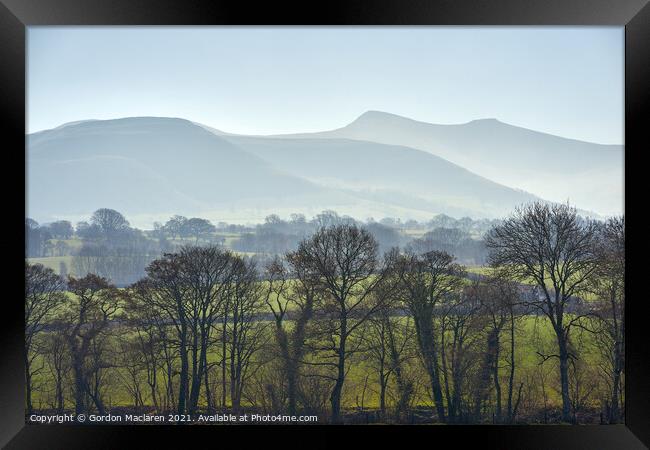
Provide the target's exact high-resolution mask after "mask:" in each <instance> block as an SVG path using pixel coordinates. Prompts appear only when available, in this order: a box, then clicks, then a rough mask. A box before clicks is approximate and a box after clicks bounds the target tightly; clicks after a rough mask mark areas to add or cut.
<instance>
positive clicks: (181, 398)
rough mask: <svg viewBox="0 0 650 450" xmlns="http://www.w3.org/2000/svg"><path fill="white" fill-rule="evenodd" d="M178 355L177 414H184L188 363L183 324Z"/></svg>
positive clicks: (185, 329) (185, 332) (185, 330)
mask: <svg viewBox="0 0 650 450" xmlns="http://www.w3.org/2000/svg"><path fill="white" fill-rule="evenodd" d="M180 341H181V342H180V353H181V355H180V356H181V374H180V383H179V387H178V414H185V409H186V402H187V397H186V396H187V384H188V377H189V361H188V355H187V328H186V326H185V324H183V325H182V326H181V337H180Z"/></svg>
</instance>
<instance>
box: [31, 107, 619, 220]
mask: <svg viewBox="0 0 650 450" xmlns="http://www.w3.org/2000/svg"><path fill="white" fill-rule="evenodd" d="M622 154H623V149H622V147H620V146H618V147H617V146H603V145H599V144H591V143H586V142H580V141H572V140H568V139H564V138H559V137H557V136H551V135H547V134H543V133H538V132H534V131H531V130H526V129H523V128H518V127H514V126H511V125H507V124H503V123H501V122H498V121H496V120H479V121H474V122H470V123H468V124H463V125H434V124H426V123H423V122H416V121H413V120H411V119H406V118H403V117H400V116H395V115H392V114H387V113H380V112H367V113H365V114H363V115H362V116H360V117H359V118H358V119H357V120H355V121H354V122H352V123H351V124H349V125H348V126H346V127H343V128H340V129H337V130H332V131H326V132H320V133H310V134H294V135H283V136H242V135H236V134H230V133H226V132H222V131H219V130H217V129H214V128H211V127H208V126H206V125H202V124H197V123H194V122H190V121H188V120H185V119H178V118H163V117H130V118H123V119H113V120H88V121H78V122H74V123H68V124H64V125H62V126H60V127H57V128H55V129H52V130H46V131H41V132H38V133H33V134H30V135H28V136H27V210H28V215H29V216H30V217H32V218H34V219H36V220H38V221H51V220H55V219H68V220H73V221H77V220H82V219H85V218H87V217H88V216H89V215H90V213H92V211H94V210H95V209H97V208H100V207H109V208H114V209H117V210H119V211H121V212H123V213H124V214H125V215H126V216H127V217H128V218H129V219H130V220H131V221H132V223H134V224H137V225H138V226H143V227H150V226H151V223H152V221H154V220H166V219H167V218H168V217H169V216H170V215H172V214H183V215H188V216H201V217H206V218H208V219H210V220H213V221H221V220H224V221H229V222H239V223H245V222H258V221H261V220H263V218H264V217H265V216H266V215H268V214H271V213H276V214H280V215H283V214H284V215H288V214H289V213H294V212H295V213H304V214H306V215H307V216H311V215H314V214H316V213H318V212H320V211H322V210H323V209H334V210H336V211H337V212H339V213H340V214H348V215H351V216H353V217H356V218H367V217H376V218H381V217H387V216H392V217H401V218H403V219H408V218H414V219H418V220H424V219H428V218H431V217H432V216H433V215H435V214H439V213H445V214H448V215H451V216H455V217H461V216H470V217H474V218H494V217H501V216H503V215H505V214H508V213H509V212H510V211H512V209H513V208H514V207H515V206H517V205H519V204H522V203H525V202H529V201H532V200H535V199H539V198H543V199H546V200H549V198H544V196H543V195H539V194H540V192H543V190H539V189H538V190H535V189H523V188H522V187H524V186H529V185H530V182H531V181H533V182H536V183H543V182H544V180H552V179H554V177H555V178H556V177H560V178H561V177H568V178H570V179H571V178H572V179H573V181H574V185H578V184H579V186H573V189H572V190H569V191H567V192H579V191H580V190H581V189H584V190H586V191H587V192H591V193H592V195H594V194H596V191H597V189H598V186H599V183H598V181H599V180H600V182H601V183H602V182H603V180H605V183H610V184H613V180H614V179H615V178H616V173H617V172H619V175H620V176H622ZM581 161H582V162H581ZM499 167H500V170H497V169H498V168H499ZM601 172H602V173H603V174H606V175H607V176H605V175H603V176H602V177H601V178H599V179H595V180H593V183H592V184H593V185H594V186H595V187H585V186H584V184H585V182H582V184H580V183H577V182H576V180H578V179H585V180H586V181H591V179H590V177H589V174H594V173H601ZM517 180H524V181H522V182H516V181H517ZM526 182H528V184H526ZM533 187H534V186H533ZM594 189H596V190H594ZM618 189H619V190H620V192H621V196H622V180H621V181H619V183H618ZM552 200H557V199H555V198H552ZM560 200H561V199H560ZM571 200H572V203H575V204H576V205H577V206H578V207H579V208H583V209H589V208H586V206H587V205H585V204H582V203H580V202H577V201H573V199H571ZM591 209H592V210H593V209H595V208H591Z"/></svg>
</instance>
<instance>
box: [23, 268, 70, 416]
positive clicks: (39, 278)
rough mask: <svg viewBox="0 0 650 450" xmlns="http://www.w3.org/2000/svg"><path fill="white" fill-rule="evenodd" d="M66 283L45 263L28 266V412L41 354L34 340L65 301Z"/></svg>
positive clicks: (26, 284) (26, 371) (26, 283)
mask: <svg viewBox="0 0 650 450" xmlns="http://www.w3.org/2000/svg"><path fill="white" fill-rule="evenodd" d="M64 287H65V282H64V281H63V279H62V278H61V277H59V276H58V275H57V274H55V273H54V271H53V270H52V269H49V268H46V267H44V266H43V265H41V264H33V265H32V264H29V263H25V346H24V348H23V360H24V364H25V399H26V403H27V405H26V406H27V413H28V414H32V412H33V410H34V407H33V405H32V376H33V373H32V362H33V360H34V358H36V356H37V353H38V352H36V351H34V350H35V346H34V339H35V337H36V336H37V334H39V333H40V332H42V331H43V329H44V327H45V326H46V324H47V322H48V321H49V320H51V319H52V318H53V316H54V314H55V313H56V311H57V309H58V308H59V307H60V306H61V305H62V304H63V302H64V301H65V299H66V297H65V293H64V291H63V289H64Z"/></svg>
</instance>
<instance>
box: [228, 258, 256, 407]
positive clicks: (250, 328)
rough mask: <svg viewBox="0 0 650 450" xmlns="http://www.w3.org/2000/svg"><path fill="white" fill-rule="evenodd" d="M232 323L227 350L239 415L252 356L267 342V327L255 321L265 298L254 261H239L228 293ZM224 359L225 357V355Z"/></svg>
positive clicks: (234, 401) (232, 388) (233, 397)
mask: <svg viewBox="0 0 650 450" xmlns="http://www.w3.org/2000/svg"><path fill="white" fill-rule="evenodd" d="M225 295H226V296H228V298H229V300H228V302H227V304H228V306H229V308H230V311H231V312H230V322H229V323H228V324H227V325H226V324H224V326H225V327H227V328H226V339H227V345H226V351H227V353H226V354H227V355H228V363H229V374H230V380H229V381H230V400H231V402H232V407H233V409H234V410H235V412H236V413H238V411H239V408H240V406H241V399H242V395H243V391H244V387H245V385H246V382H247V380H248V379H249V378H250V377H251V376H252V375H253V374H254V370H255V367H254V364H253V363H254V361H253V356H254V355H255V354H256V353H257V352H258V351H259V350H260V348H261V347H262V345H263V344H264V343H265V341H266V333H265V331H266V324H264V323H263V322H261V321H258V320H256V316H257V315H258V314H259V313H260V311H261V306H262V295H261V292H260V283H259V279H258V274H257V269H256V267H255V264H254V263H253V262H252V261H245V260H243V259H242V258H236V259H235V260H234V261H233V268H232V278H231V280H230V283H229V285H228V288H227V290H226V292H225ZM224 356H225V355H224Z"/></svg>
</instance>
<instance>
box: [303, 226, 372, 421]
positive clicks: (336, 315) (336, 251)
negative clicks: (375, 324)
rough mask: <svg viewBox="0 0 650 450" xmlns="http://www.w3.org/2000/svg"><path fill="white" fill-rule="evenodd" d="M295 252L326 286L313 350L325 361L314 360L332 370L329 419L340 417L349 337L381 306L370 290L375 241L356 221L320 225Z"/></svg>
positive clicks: (323, 289) (348, 353)
mask: <svg viewBox="0 0 650 450" xmlns="http://www.w3.org/2000/svg"><path fill="white" fill-rule="evenodd" d="M297 253H298V254H300V258H301V260H302V261H303V264H304V266H303V267H305V268H306V269H307V270H309V272H311V273H317V274H318V280H317V283H318V285H319V288H320V289H322V291H323V292H324V299H323V302H324V304H323V308H322V312H321V314H320V315H319V318H318V319H319V320H318V322H319V325H320V330H319V331H320V333H319V339H318V341H315V346H314V348H315V350H317V351H318V352H320V353H321V354H322V355H324V358H325V359H326V361H319V362H313V363H311V364H318V365H322V366H327V367H329V368H331V369H333V371H334V375H332V376H331V379H332V381H333V382H334V386H333V388H332V392H331V394H330V404H331V407H332V416H331V420H332V422H334V423H337V422H339V421H340V413H341V393H342V391H343V384H344V382H345V377H346V373H347V367H346V361H347V358H348V357H349V355H350V353H351V352H352V351H353V350H352V349H351V348H350V347H349V346H348V340H349V338H350V337H351V336H352V334H353V333H354V332H355V331H356V330H357V329H359V327H361V326H362V325H364V324H365V322H366V321H367V320H368V318H369V317H371V316H372V314H373V313H374V312H375V310H376V309H377V308H378V306H379V303H378V302H376V301H373V300H374V299H373V298H372V296H371V295H370V294H371V293H372V292H373V290H374V288H375V286H376V285H377V283H378V282H379V281H380V280H381V278H382V276H383V275H382V274H381V273H380V272H381V269H380V267H379V263H378V259H377V242H376V241H375V239H374V238H373V237H372V235H371V234H370V233H369V232H368V231H367V230H364V229H361V228H358V227H357V226H355V225H335V226H331V227H329V228H321V229H319V230H318V232H316V233H315V234H314V235H313V236H312V237H311V238H310V239H307V240H304V241H302V242H301V243H300V245H299V246H298V250H297Z"/></svg>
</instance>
